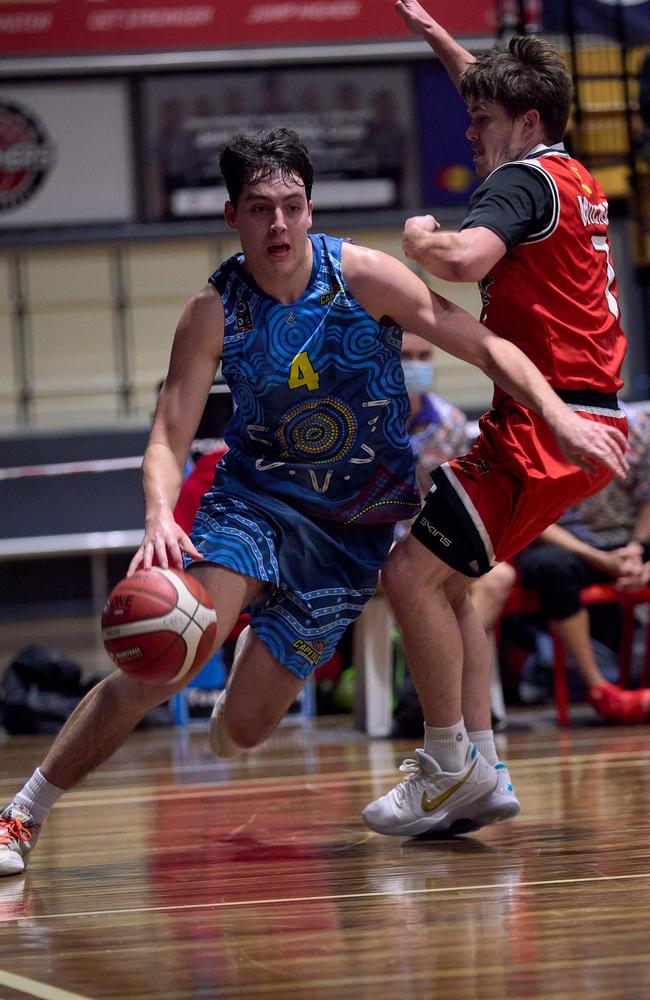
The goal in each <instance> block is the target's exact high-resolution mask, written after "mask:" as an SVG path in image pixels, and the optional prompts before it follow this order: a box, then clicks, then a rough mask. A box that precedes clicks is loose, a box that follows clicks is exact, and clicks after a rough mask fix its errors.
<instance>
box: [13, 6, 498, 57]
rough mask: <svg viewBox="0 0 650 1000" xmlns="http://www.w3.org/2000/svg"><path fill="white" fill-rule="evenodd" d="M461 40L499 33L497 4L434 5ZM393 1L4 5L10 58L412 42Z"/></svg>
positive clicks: (432, 9) (437, 12)
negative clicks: (407, 40) (466, 36)
mask: <svg viewBox="0 0 650 1000" xmlns="http://www.w3.org/2000/svg"><path fill="white" fill-rule="evenodd" d="M429 8H430V10H431V13H432V14H433V15H434V16H436V14H438V15H439V16H440V17H441V18H442V20H443V21H444V23H445V25H446V26H447V28H448V29H449V30H450V31H451V32H452V33H453V34H454V35H472V36H484V35H490V34H492V33H493V32H494V26H495V11H494V3H493V2H491V0H463V3H461V4H449V3H448V2H447V0H430V2H429ZM410 37H411V36H410V34H409V32H408V30H407V28H406V26H405V25H404V23H403V21H402V18H401V17H399V16H398V15H397V14H396V13H395V11H394V9H393V6H392V4H391V3H388V2H387V0H212V2H208V0H135V2H133V0H130V2H129V0H121V2H120V0H115V2H112V0H101V2H98V0H15V2H12V0H8V2H7V0H3V2H2V3H1V4H0V50H1V51H2V52H3V55H4V56H12V55H13V56H36V55H72V54H89V53H125V52H152V51H173V50H176V51H180V50H184V49H211V48H215V49H219V48H238V47H246V46H252V45H254V46H258V47H259V46H267V45H296V44H317V43H337V42H371V41H381V40H395V39H407V38H410Z"/></svg>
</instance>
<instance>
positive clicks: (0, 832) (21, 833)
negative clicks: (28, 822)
mask: <svg viewBox="0 0 650 1000" xmlns="http://www.w3.org/2000/svg"><path fill="white" fill-rule="evenodd" d="M31 839H32V831H31V830H30V829H29V827H28V826H25V824H24V823H23V821H22V820H21V819H18V818H17V817H13V816H12V818H11V819H8V820H7V819H0V844H10V843H11V841H12V840H15V841H17V843H19V844H21V843H22V844H27V843H29V841H30V840H31Z"/></svg>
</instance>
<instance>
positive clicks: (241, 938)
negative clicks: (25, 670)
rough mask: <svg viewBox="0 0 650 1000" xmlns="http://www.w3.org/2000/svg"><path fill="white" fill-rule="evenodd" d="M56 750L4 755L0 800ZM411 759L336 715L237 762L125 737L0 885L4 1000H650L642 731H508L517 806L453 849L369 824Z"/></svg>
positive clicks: (649, 751)
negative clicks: (25, 863)
mask: <svg viewBox="0 0 650 1000" xmlns="http://www.w3.org/2000/svg"><path fill="white" fill-rule="evenodd" d="M46 742H47V741H45V740H42V739H40V738H38V739H37V738H18V739H17V738H13V739H10V740H8V741H6V742H5V743H3V744H2V745H0V784H1V788H2V795H3V798H4V799H7V798H8V797H9V796H10V793H11V792H12V791H13V790H14V788H15V787H16V785H17V783H20V782H21V781H22V780H23V779H24V778H25V777H26V776H27V775H28V774H30V773H31V771H32V769H33V766H34V765H35V764H36V763H37V762H38V761H39V760H40V757H41V755H42V751H43V749H44V746H45V745H46ZM411 750H412V746H411V744H408V743H398V742H394V741H390V740H381V741H370V740H368V739H367V738H366V737H365V736H364V735H363V734H361V733H358V732H355V731H354V730H353V729H352V728H351V724H350V722H349V720H348V718H347V717H343V718H341V719H318V720H316V721H314V722H311V723H303V722H288V723H286V724H284V725H283V726H282V728H281V730H280V731H279V733H278V734H277V735H276V736H275V737H274V738H273V739H272V740H270V741H269V742H268V744H266V746H264V747H263V748H260V749H258V750H256V751H255V752H252V753H251V754H250V755H249V756H248V757H246V758H244V759H243V760H240V761H237V762H234V763H232V764H231V765H228V764H225V763H219V762H217V761H215V760H214V759H213V758H211V756H210V753H209V751H208V749H207V746H206V737H205V731H204V730H202V729H200V730H197V729H193V730H189V729H180V730H179V729H169V730H168V729H164V730H160V729H158V730H153V731H152V730H150V731H144V732H141V733H137V734H135V736H134V737H132V739H131V741H130V742H129V743H128V744H127V746H126V747H125V748H123V749H122V750H121V751H120V752H119V753H118V754H116V755H115V757H114V758H113V759H112V760H111V761H110V762H109V763H108V764H107V765H105V766H104V767H102V768H101V769H100V770H99V771H98V772H97V773H96V774H94V775H93V776H91V777H90V778H89V779H88V780H87V781H86V782H85V783H84V784H83V786H82V787H80V788H79V790H77V791H74V792H72V793H70V794H69V795H68V796H67V797H65V798H64V799H63V800H62V801H61V803H60V804H59V805H58V806H57V807H56V809H55V811H54V812H53V814H52V816H51V819H50V820H49V822H48V825H47V827H46V829H45V832H44V833H43V835H42V837H41V841H40V843H39V845H38V848H37V850H36V852H35V854H34V858H33V861H32V865H31V867H30V869H29V873H28V875H27V876H26V877H24V878H23V877H21V878H14V879H2V880H0V997H2V1000H25V997H42V998H45V1000H71V998H75V997H82V998H84V997H85V998H104V997H111V998H119V1000H149V998H151V1000H153V998H156V1000H180V998H206V1000H208V998H231V997H232V998H257V997H260V998H264V997H269V998H284V997H291V998H296V1000H301V998H305V1000H320V998H324V997H327V998H341V1000H395V998H397V1000H415V998H417V1000H420V998H435V1000H447V998H449V1000H451V998H453V1000H511V998H512V1000H536V998H544V1000H551V998H552V1000H581V998H585V1000H586V998H589V1000H627V998H634V1000H638V998H644V997H650V947H649V943H648V942H649V939H650V768H649V763H650V730H647V729H639V728H635V729H609V728H603V727H600V726H582V727H581V726H580V725H575V726H574V727H572V728H571V729H570V730H567V731H564V732H558V731H557V730H556V729H555V728H554V727H553V726H550V725H548V724H547V725H546V726H544V727H541V728H539V727H532V728H529V727H524V728H522V729H521V731H515V732H513V733H512V734H511V735H510V734H509V735H508V737H507V759H508V761H509V763H510V764H511V770H512V773H513V776H514V778H515V780H516V784H517V788H518V791H519V795H520V798H521V799H522V801H523V805H524V811H523V813H522V815H521V817H520V818H519V819H518V820H516V821H514V822H511V823H508V824H502V825H500V826H496V827H492V828H489V829H488V830H487V831H483V832H481V833H479V834H476V835H474V836H471V837H464V838H458V839H456V840H453V841H439V842H426V843H423V842H414V841H401V840H399V839H393V838H382V837H380V836H378V835H376V834H372V833H370V832H369V831H367V830H366V829H365V828H364V827H363V826H362V824H361V822H360V819H359V811H360V809H361V807H362V806H363V805H364V803H365V802H366V801H368V800H369V799H371V798H374V797H375V796H376V795H378V794H380V793H381V792H383V791H384V790H386V789H387V788H389V787H390V786H391V784H392V783H394V781H395V780H397V778H398V773H397V772H396V771H395V770H394V765H395V763H396V762H399V761H400V760H401V758H402V757H403V756H406V755H408V754H409V753H410V751H411Z"/></svg>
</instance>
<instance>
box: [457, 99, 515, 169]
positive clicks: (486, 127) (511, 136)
mask: <svg viewBox="0 0 650 1000" xmlns="http://www.w3.org/2000/svg"><path fill="white" fill-rule="evenodd" d="M468 110H469V115H470V119H471V121H470V125H469V128H468V129H467V131H466V133H465V135H466V137H467V138H468V139H469V141H470V143H471V144H472V152H473V154H474V156H473V159H474V169H475V170H476V173H477V174H478V176H479V177H480V178H481V180H485V178H486V177H487V176H488V174H491V173H492V171H493V170H496V168H497V167H500V166H501V164H502V163H508V162H510V161H511V160H518V159H520V158H521V157H522V156H525V154H526V153H527V152H528V151H529V149H530V148H531V143H530V140H529V138H524V134H523V133H524V132H525V125H524V117H525V116H522V117H521V118H515V119H512V118H510V117H509V115H508V114H507V113H506V110H505V108H504V107H503V105H501V104H496V103H494V102H492V101H484V100H478V101H471V102H470V104H469V107H468Z"/></svg>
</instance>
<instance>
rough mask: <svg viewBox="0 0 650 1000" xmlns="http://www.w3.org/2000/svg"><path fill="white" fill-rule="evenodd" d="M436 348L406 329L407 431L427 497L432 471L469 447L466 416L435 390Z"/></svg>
mask: <svg viewBox="0 0 650 1000" xmlns="http://www.w3.org/2000/svg"><path fill="white" fill-rule="evenodd" d="M433 356H434V349H433V346H432V345H431V344H429V343H428V342H427V341H426V340H423V339H422V337H418V336H417V335H416V334H414V333H410V332H408V331H407V330H405V331H404V335H403V337H402V368H403V369H404V381H405V383H406V391H407V392H408V396H409V400H410V403H411V416H410V417H409V419H408V421H407V424H406V426H407V430H408V432H409V436H410V438H411V447H412V449H413V453H414V454H415V457H416V459H417V479H418V485H419V487H420V491H421V493H422V495H423V496H424V495H425V494H426V493H428V491H429V490H430V488H431V476H430V472H431V471H432V470H433V469H435V468H436V467H437V466H438V465H442V463H443V462H447V461H449V459H450V458H455V457H456V456H457V455H464V454H465V452H466V451H467V450H468V449H469V440H468V437H467V432H466V429H465V428H466V424H467V417H466V416H465V414H464V413H463V411H462V410H459V409H458V407H457V406H454V405H453V403H448V402H447V400H446V399H442V398H441V397H440V396H437V395H436V394H435V393H434V392H432V391H431V390H432V387H433Z"/></svg>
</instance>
